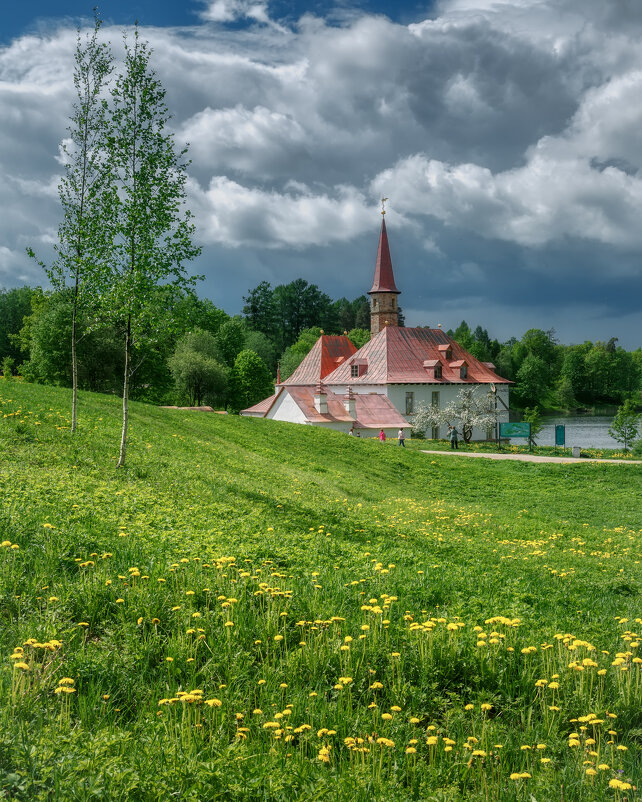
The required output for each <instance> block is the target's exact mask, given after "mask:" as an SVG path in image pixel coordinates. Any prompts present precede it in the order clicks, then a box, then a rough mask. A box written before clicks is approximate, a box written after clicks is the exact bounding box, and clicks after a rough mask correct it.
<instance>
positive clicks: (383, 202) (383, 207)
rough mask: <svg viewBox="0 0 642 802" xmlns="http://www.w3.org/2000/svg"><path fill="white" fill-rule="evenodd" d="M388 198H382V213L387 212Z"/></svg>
mask: <svg viewBox="0 0 642 802" xmlns="http://www.w3.org/2000/svg"><path fill="white" fill-rule="evenodd" d="M387 200H388V198H381V214H383V215H385V213H386V201H387Z"/></svg>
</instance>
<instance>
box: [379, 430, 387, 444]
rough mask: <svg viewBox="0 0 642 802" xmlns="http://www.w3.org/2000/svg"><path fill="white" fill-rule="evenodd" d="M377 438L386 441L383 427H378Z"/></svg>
mask: <svg viewBox="0 0 642 802" xmlns="http://www.w3.org/2000/svg"><path fill="white" fill-rule="evenodd" d="M379 440H381V442H382V443H385V442H386V433H385V432H384V430H383V429H379Z"/></svg>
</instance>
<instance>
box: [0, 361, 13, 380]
mask: <svg viewBox="0 0 642 802" xmlns="http://www.w3.org/2000/svg"><path fill="white" fill-rule="evenodd" d="M2 375H3V376H4V378H5V379H7V380H8V379H11V378H12V377H13V359H12V358H11V357H10V356H5V358H4V359H3V360H2Z"/></svg>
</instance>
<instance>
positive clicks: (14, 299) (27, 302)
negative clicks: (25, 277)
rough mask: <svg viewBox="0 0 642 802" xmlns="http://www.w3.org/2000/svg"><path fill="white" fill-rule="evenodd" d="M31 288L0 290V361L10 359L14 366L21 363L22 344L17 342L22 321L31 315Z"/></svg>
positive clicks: (32, 291)
mask: <svg viewBox="0 0 642 802" xmlns="http://www.w3.org/2000/svg"><path fill="white" fill-rule="evenodd" d="M34 292H36V291H35V290H32V289H31V287H16V288H15V289H13V290H4V289H0V360H3V359H5V357H9V358H10V359H13V362H14V365H17V364H19V363H20V361H21V354H20V344H19V343H17V342H16V341H15V337H16V335H17V334H18V333H19V331H20V329H21V328H22V321H23V320H24V318H25V317H26V316H27V315H29V314H30V313H31V296H32V295H33V293H34Z"/></svg>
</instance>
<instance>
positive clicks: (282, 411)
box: [266, 390, 307, 423]
mask: <svg viewBox="0 0 642 802" xmlns="http://www.w3.org/2000/svg"><path fill="white" fill-rule="evenodd" d="M266 418H272V419H273V420H283V421H289V422H290V423H307V420H306V419H305V415H304V414H303V412H302V411H301V409H300V407H299V405H298V404H297V403H296V402H295V400H294V399H293V398H292V396H291V395H290V394H289V393H288V391H287V390H282V391H281V395H280V396H279V397H278V398H277V399H276V401H275V402H274V404H273V405H272V409H271V410H270V411H269V412H268V414H267V415H266Z"/></svg>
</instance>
